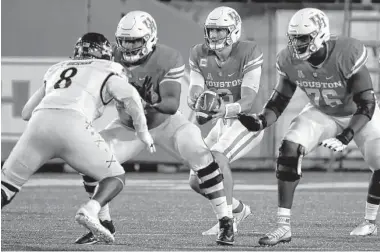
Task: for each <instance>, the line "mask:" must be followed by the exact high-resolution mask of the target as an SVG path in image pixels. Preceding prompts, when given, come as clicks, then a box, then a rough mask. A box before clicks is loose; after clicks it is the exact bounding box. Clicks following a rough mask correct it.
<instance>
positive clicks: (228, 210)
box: [227, 205, 233, 218]
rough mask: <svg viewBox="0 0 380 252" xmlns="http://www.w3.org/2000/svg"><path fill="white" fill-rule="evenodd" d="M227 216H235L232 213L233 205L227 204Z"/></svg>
mask: <svg viewBox="0 0 380 252" xmlns="http://www.w3.org/2000/svg"><path fill="white" fill-rule="evenodd" d="M227 216H228V217H229V218H232V217H233V215H232V205H227Z"/></svg>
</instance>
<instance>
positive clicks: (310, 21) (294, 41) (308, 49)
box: [287, 8, 330, 60]
mask: <svg viewBox="0 0 380 252" xmlns="http://www.w3.org/2000/svg"><path fill="white" fill-rule="evenodd" d="M287 35H288V38H289V47H290V48H291V49H292V51H293V54H294V56H295V57H296V58H298V59H301V60H307V59H308V58H309V57H310V56H311V55H312V54H313V53H315V52H316V51H318V50H319V49H320V48H322V46H323V43H324V42H326V41H328V40H329V39H330V25H329V19H328V17H327V16H326V14H325V13H324V12H323V11H321V10H318V9H315V8H304V9H301V10H299V11H297V12H296V13H295V14H294V15H293V17H292V18H291V20H290V22H289V25H288V32H287Z"/></svg>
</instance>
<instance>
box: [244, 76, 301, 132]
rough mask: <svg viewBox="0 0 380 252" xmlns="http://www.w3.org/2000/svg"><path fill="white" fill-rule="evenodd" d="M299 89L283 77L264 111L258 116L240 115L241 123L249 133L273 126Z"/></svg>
mask: <svg viewBox="0 0 380 252" xmlns="http://www.w3.org/2000/svg"><path fill="white" fill-rule="evenodd" d="M296 89H297V86H296V84H294V83H292V82H291V81H290V80H289V79H288V78H287V77H284V76H281V75H280V79H279V82H278V83H277V86H276V87H275V89H274V90H273V92H272V95H271V96H270V98H269V100H268V101H267V103H266V104H265V105H264V109H263V111H262V112H261V113H260V114H258V115H256V114H255V115H246V114H239V115H238V119H239V121H240V122H241V123H242V124H243V125H244V126H245V127H246V128H247V129H248V130H249V131H259V130H262V129H264V128H266V127H269V126H271V125H272V124H273V123H275V122H276V121H277V119H278V118H279V117H280V116H281V114H282V113H283V112H284V110H285V109H286V107H287V106H288V104H289V102H290V99H291V98H292V97H293V95H294V93H295V91H296Z"/></svg>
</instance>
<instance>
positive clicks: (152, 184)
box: [24, 178, 368, 191]
mask: <svg viewBox="0 0 380 252" xmlns="http://www.w3.org/2000/svg"><path fill="white" fill-rule="evenodd" d="M45 186H83V184H82V181H81V180H80V179H47V178H34V179H33V178H32V179H31V180H29V181H28V182H27V183H26V184H25V186H24V187H45ZM125 186H126V187H132V188H134V189H145V190H186V191H187V190H190V186H189V185H188V183H187V180H156V179H153V180H147V179H135V180H127V181H126V184H125ZM345 188H348V189H349V188H368V182H318V183H317V182H313V183H304V184H300V185H298V187H297V190H308V189H309V190H310V189H345ZM234 190H237V191H277V185H274V184H261V185H249V184H242V183H239V184H236V185H235V187H234Z"/></svg>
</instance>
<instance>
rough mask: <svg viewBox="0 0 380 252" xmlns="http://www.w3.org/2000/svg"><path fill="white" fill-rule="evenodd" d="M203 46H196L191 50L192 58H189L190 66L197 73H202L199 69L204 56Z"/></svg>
mask: <svg viewBox="0 0 380 252" xmlns="http://www.w3.org/2000/svg"><path fill="white" fill-rule="evenodd" d="M202 47H203V45H202V44H197V45H194V46H192V47H191V48H190V57H189V65H190V69H191V70H193V71H196V72H200V69H199V59H200V58H201V55H202V51H203V49H202Z"/></svg>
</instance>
